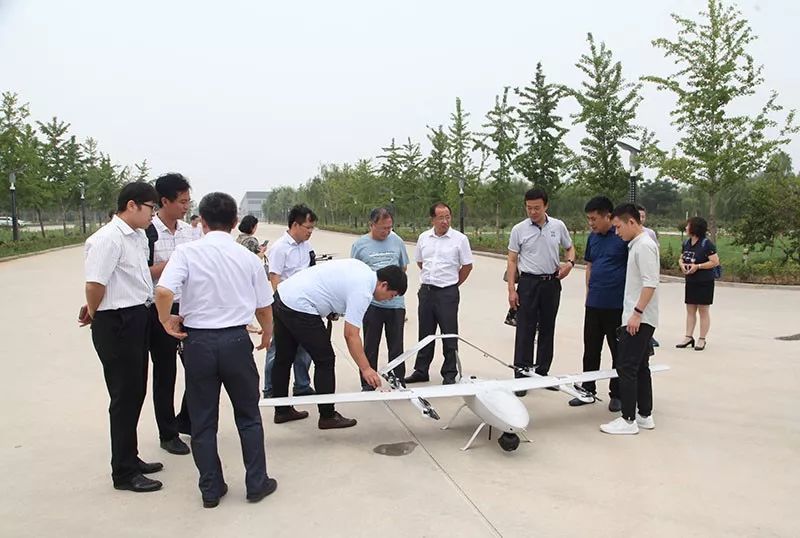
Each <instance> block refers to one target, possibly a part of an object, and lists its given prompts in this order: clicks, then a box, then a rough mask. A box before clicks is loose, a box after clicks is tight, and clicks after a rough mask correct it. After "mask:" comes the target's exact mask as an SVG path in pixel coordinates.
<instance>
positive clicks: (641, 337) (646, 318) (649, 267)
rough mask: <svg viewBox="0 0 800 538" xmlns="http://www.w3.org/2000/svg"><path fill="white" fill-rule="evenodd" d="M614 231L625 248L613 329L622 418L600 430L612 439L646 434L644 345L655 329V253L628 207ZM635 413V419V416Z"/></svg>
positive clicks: (648, 387)
mask: <svg viewBox="0 0 800 538" xmlns="http://www.w3.org/2000/svg"><path fill="white" fill-rule="evenodd" d="M613 215H614V221H613V222H614V226H615V227H616V230H617V235H619V236H620V237H621V238H622V239H623V240H624V241H629V243H628V265H627V269H626V271H625V298H624V301H623V305H622V327H620V328H619V331H618V333H619V346H618V348H617V374H618V375H619V392H620V397H621V399H622V416H621V417H619V418H617V419H615V420H612V421H611V422H609V423H607V424H602V425H601V426H600V430H601V431H602V432H604V433H609V434H614V435H620V434H621V435H625V434H628V435H630V434H636V433H639V428H643V429H646V430H652V429H653V428H655V427H656V425H655V422H654V421H653V415H652V411H653V384H652V380H651V378H650V365H649V364H648V363H649V360H650V350H651V346H650V339H651V338H652V337H653V333H654V332H655V330H656V326H657V325H658V279H659V256H658V247H657V246H656V244H655V243H654V242H653V240H652V239H650V237H648V235H647V233H646V232H645V231H644V229H643V228H642V224H641V220H640V219H641V217H640V216H639V211H638V210H637V209H636V206H635V205H633V204H622V205H620V206H618V207H617V208H616V209H614V213H613ZM637 407H638V413H637Z"/></svg>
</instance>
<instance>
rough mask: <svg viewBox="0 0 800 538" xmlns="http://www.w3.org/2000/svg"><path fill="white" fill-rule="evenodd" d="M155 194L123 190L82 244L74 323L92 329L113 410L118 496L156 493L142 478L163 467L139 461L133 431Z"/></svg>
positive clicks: (144, 187)
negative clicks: (82, 274)
mask: <svg viewBox="0 0 800 538" xmlns="http://www.w3.org/2000/svg"><path fill="white" fill-rule="evenodd" d="M157 203H158V193H157V192H156V190H155V189H154V188H153V187H152V186H151V185H149V184H147V183H140V182H135V183H128V184H127V185H125V186H124V187H122V190H121V191H120V193H119V197H118V198H117V214H116V215H115V216H114V217H112V219H111V221H110V222H109V223H108V224H106V225H105V226H103V227H102V228H100V229H99V230H97V231H96V232H95V233H94V234H92V236H91V237H89V239H87V240H86V247H85V261H86V266H85V271H86V305H85V306H84V307H83V308H81V312H80V314H79V317H78V321H79V322H80V323H81V325H88V324H91V326H92V342H93V343H94V348H95V350H96V351H97V356H98V357H100V362H101V363H102V364H103V375H104V377H105V380H106V387H107V388H108V395H109V397H110V399H111V403H110V404H109V406H108V414H109V419H110V422H111V479H112V481H113V483H114V487H115V488H116V489H126V490H131V491H135V492H145V491H155V490H157V489H160V488H161V482H159V481H158V480H151V479H149V478H147V477H145V476H144V474H147V473H154V472H157V471H160V470H161V469H162V468H163V465H161V464H160V463H145V462H143V461H142V460H140V459H139V455H138V454H139V450H138V447H137V445H138V441H137V437H136V426H137V424H138V422H139V414H140V413H141V411H142V404H143V403H144V396H145V393H146V391H147V347H148V339H149V337H150V312H149V308H150V306H151V304H152V299H153V280H152V278H150V272H149V270H148V268H147V255H148V249H147V237H146V236H145V233H144V230H145V228H147V227H148V226H150V221H151V220H152V219H153V212H154V211H155V208H156V204H157Z"/></svg>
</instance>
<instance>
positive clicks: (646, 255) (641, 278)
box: [622, 232, 660, 327]
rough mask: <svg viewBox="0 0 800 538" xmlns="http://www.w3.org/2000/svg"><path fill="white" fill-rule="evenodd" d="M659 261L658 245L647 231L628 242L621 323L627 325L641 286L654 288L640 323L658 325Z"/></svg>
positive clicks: (640, 291)
mask: <svg viewBox="0 0 800 538" xmlns="http://www.w3.org/2000/svg"><path fill="white" fill-rule="evenodd" d="M659 269H660V261H659V256H658V247H657V246H656V244H655V243H654V242H653V240H652V239H650V237H649V236H648V235H647V233H645V232H642V233H640V234H639V235H637V236H636V237H634V238H633V239H632V240H631V242H630V243H628V266H627V269H626V271H625V301H624V303H623V305H622V324H623V325H627V324H628V320H629V319H630V317H631V316H632V315H633V309H634V307H635V306H636V303H637V302H638V301H639V296H640V295H641V293H642V288H655V290H656V291H655V292H654V293H653V298H652V299H650V302H649V303H647V306H646V307H645V309H644V314H642V323H647V324H648V325H652V326H653V327H658V279H659Z"/></svg>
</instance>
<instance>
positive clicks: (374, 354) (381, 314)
mask: <svg viewBox="0 0 800 538" xmlns="http://www.w3.org/2000/svg"><path fill="white" fill-rule="evenodd" d="M405 323H406V309H405V308H380V307H378V306H375V305H369V308H367V313H366V314H364V326H363V329H364V352H365V353H366V354H367V359H369V365H370V366H372V368H373V369H374V370H377V369H378V349H379V348H380V345H381V334H382V333H383V331H384V329H385V330H386V348H387V349H388V351H389V362H392V360H393V359H395V358H397V356H398V355H400V354H401V353H402V352H403V326H404V325H405ZM393 372H394V375H395V376H397V378H398V379H400V380H402V379H403V378H404V377H405V375H406V365H405V364H404V363H403V364H399V365H397V367H395V369H394V370H393ZM359 376H361V374H360V373H359ZM361 387H362V388H368V387H369V388H371V387H370V384H369V383H367V382H366V381H365V380H364V377H363V376H361Z"/></svg>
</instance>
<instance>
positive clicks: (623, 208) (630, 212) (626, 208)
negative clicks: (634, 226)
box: [612, 204, 642, 224]
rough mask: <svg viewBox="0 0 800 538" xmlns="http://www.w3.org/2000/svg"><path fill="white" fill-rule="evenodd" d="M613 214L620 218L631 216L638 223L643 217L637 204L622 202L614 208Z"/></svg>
mask: <svg viewBox="0 0 800 538" xmlns="http://www.w3.org/2000/svg"><path fill="white" fill-rule="evenodd" d="M612 216H614V217H617V218H618V219H625V220H627V219H628V218H631V219H633V220H635V221H636V222H637V223H639V224H641V223H642V218H641V216H640V215H639V210H638V209H636V206H635V205H633V204H620V205H618V206H617V207H615V208H614V212H613V213H612Z"/></svg>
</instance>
